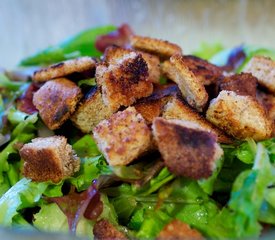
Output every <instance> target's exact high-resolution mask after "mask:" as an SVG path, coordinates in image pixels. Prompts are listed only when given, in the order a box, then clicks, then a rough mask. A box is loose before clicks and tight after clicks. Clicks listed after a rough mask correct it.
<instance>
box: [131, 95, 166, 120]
mask: <svg viewBox="0 0 275 240" xmlns="http://www.w3.org/2000/svg"><path fill="white" fill-rule="evenodd" d="M163 105H164V101H162V100H161V99H159V100H152V101H143V102H139V103H137V104H135V105H134V107H135V109H136V110H137V112H138V113H140V114H141V116H142V117H143V118H144V119H145V121H146V123H147V124H151V123H152V122H153V120H154V118H156V117H159V116H160V114H161V110H162V107H163Z"/></svg>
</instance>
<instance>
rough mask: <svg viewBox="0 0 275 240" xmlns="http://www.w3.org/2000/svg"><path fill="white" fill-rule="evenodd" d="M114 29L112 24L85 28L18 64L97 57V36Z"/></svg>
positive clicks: (41, 63) (38, 63)
mask: <svg viewBox="0 0 275 240" xmlns="http://www.w3.org/2000/svg"><path fill="white" fill-rule="evenodd" d="M115 29H116V27H114V26H103V27H97V28H92V29H88V30H85V31H83V32H80V33H78V34H77V35H75V36H73V37H70V38H68V39H67V40H65V41H63V42H61V43H59V44H57V45H55V46H52V47H48V48H46V49H45V50H42V51H40V52H38V53H36V54H34V55H32V56H30V57H27V58H25V59H23V60H22V61H21V62H20V65H21V66H31V65H33V66H34V65H47V64H52V63H56V62H60V61H63V60H66V59H70V58H75V57H79V56H93V57H99V56H100V55H101V53H100V52H99V51H97V49H96V48H95V41H96V38H97V36H100V35H104V34H107V33H109V32H111V31H114V30H115Z"/></svg>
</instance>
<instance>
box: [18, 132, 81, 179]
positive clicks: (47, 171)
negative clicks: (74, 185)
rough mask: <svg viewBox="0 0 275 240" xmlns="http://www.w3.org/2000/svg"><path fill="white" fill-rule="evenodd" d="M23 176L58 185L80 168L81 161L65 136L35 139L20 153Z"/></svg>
mask: <svg viewBox="0 0 275 240" xmlns="http://www.w3.org/2000/svg"><path fill="white" fill-rule="evenodd" d="M19 153H20V156H21V158H22V159H23V160H24V169H23V174H24V176H25V177H27V178H30V179H32V180H34V181H38V182H44V181H52V182H54V183H57V182H59V181H61V180H62V179H64V178H66V177H70V176H72V175H73V174H74V173H75V172H77V171H78V170H79V168H80V160H79V158H78V157H77V156H76V155H75V153H74V151H73V149H72V147H71V145H69V144H67V139H66V138H65V137H63V136H51V137H45V138H35V139H33V140H32V142H31V143H27V144H24V146H23V147H22V148H21V149H20V151H19Z"/></svg>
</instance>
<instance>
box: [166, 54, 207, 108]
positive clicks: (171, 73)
mask: <svg viewBox="0 0 275 240" xmlns="http://www.w3.org/2000/svg"><path fill="white" fill-rule="evenodd" d="M162 71H163V73H164V74H165V75H166V76H167V77H168V78H170V79H171V80H172V81H174V82H175V83H177V84H178V86H179V89H180V91H181V93H182V96H183V98H184V99H185V100H186V101H187V103H188V104H189V105H190V106H191V107H193V108H195V109H197V110H198V111H199V112H201V111H202V110H203V108H204V107H205V105H206V103H207V101H208V94H207V92H206V90H205V87H204V85H203V83H202V82H201V81H200V80H199V79H198V78H197V77H196V76H195V74H194V73H193V72H192V69H190V68H189V66H188V63H187V62H186V61H185V59H184V57H183V56H181V55H179V54H177V55H173V56H172V57H171V58H170V61H165V62H164V63H163V64H162Z"/></svg>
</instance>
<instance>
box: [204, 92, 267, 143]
mask: <svg viewBox="0 0 275 240" xmlns="http://www.w3.org/2000/svg"><path fill="white" fill-rule="evenodd" d="M206 118H207V119H208V120H209V121H210V122H212V123H213V124H214V125H216V126H218V127H219V128H221V129H223V130H224V131H225V132H226V133H228V134H229V135H232V136H233V137H235V138H237V139H245V138H249V137H250V138H253V139H254V140H257V141H259V140H264V139H267V138H269V137H270V136H271V131H272V126H271V121H270V120H269V119H268V118H267V116H266V113H265V110H264V109H263V107H262V106H261V105H260V104H259V103H258V102H257V100H256V99H254V98H253V97H251V96H240V95H237V94H236V93H235V92H232V91H221V92H220V94H219V96H218V97H217V98H215V99H213V100H212V101H211V102H210V106H209V108H208V110H207V112H206Z"/></svg>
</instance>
